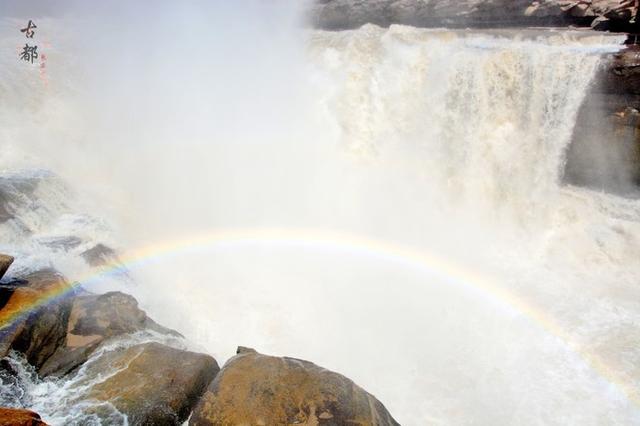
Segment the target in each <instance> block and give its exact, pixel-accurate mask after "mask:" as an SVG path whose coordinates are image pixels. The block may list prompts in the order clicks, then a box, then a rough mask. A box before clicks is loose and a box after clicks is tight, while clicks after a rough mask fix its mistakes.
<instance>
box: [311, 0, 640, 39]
mask: <svg viewBox="0 0 640 426" xmlns="http://www.w3.org/2000/svg"><path fill="white" fill-rule="evenodd" d="M636 13H637V6H636V5H635V3H634V0H368V1H362V0H316V2H315V3H314V5H313V6H312V8H311V11H310V20H311V22H312V24H313V25H314V26H315V27H318V28H323V29H333V30H336V29H348V28H357V27H359V26H362V25H364V24H367V23H370V24H377V25H381V26H388V25H391V24H405V25H414V26H419V27H505V26H510V27H513V26H543V25H546V26H557V25H580V26H589V25H593V26H594V27H595V28H597V29H603V30H615V31H627V32H628V31H633V30H634V29H635V28H636V24H635V22H634V18H635V15H636Z"/></svg>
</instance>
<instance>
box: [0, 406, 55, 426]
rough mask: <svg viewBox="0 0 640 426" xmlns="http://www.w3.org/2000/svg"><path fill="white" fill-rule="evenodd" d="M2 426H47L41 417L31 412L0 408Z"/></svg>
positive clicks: (0, 423) (0, 424) (0, 425)
mask: <svg viewBox="0 0 640 426" xmlns="http://www.w3.org/2000/svg"><path fill="white" fill-rule="evenodd" d="M0 426H47V424H46V423H45V422H43V421H42V419H41V418H40V415H39V414H37V413H34V412H33V411H29V410H22V409H18V408H4V407H0Z"/></svg>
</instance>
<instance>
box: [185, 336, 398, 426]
mask: <svg viewBox="0 0 640 426" xmlns="http://www.w3.org/2000/svg"><path fill="white" fill-rule="evenodd" d="M240 349H241V350H239V351H238V352H239V353H238V355H236V356H235V357H233V358H232V359H231V360H229V361H228V362H227V363H226V364H225V366H224V367H223V369H222V370H221V371H220V373H219V374H218V376H217V377H216V379H215V380H214V381H213V382H212V383H211V385H209V388H208V389H207V392H206V393H205V394H204V395H203V397H202V399H201V400H200V402H199V403H198V405H197V407H196V409H195V411H194V413H193V415H192V417H191V419H190V421H189V424H190V425H193V426H203V425H240V424H247V425H265V426H266V425H287V424H300V425H307V426H310V425H335V426H338V425H379V426H384V425H397V424H398V423H397V422H396V421H395V420H394V419H393V418H392V417H391V414H389V412H388V411H387V410H386V408H385V407H384V405H382V403H381V402H380V401H378V400H377V399H376V398H375V397H374V396H372V395H370V394H369V393H367V392H366V391H365V390H363V389H362V388H360V387H358V386H357V385H356V384H355V383H353V382H352V381H351V380H349V379H347V378H346V377H344V376H341V375H340V374H337V373H334V372H331V371H328V370H325V369H324V368H322V367H319V366H317V365H315V364H313V363H311V362H308V361H302V360H299V359H294V358H286V357H285V358H278V357H273V356H267V355H262V354H259V353H257V352H256V351H254V350H251V349H248V348H240Z"/></svg>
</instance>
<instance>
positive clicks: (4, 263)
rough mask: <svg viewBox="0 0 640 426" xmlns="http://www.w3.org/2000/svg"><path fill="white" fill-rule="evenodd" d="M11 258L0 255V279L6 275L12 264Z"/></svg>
mask: <svg viewBox="0 0 640 426" xmlns="http://www.w3.org/2000/svg"><path fill="white" fill-rule="evenodd" d="M13 260H14V259H13V257H12V256H8V255H6V254H0V279H2V277H4V274H6V273H7V269H9V266H11V264H12V263H13Z"/></svg>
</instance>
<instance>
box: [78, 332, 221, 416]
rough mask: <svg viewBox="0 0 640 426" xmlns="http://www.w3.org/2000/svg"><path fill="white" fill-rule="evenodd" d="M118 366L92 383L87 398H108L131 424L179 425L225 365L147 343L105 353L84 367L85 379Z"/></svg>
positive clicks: (87, 379)
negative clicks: (220, 366) (98, 380)
mask: <svg viewBox="0 0 640 426" xmlns="http://www.w3.org/2000/svg"><path fill="white" fill-rule="evenodd" d="M115 369H118V370H119V371H118V373H116V374H114V375H112V376H110V377H109V378H108V379H106V380H104V381H101V382H99V383H98V384H96V385H93V386H92V387H90V388H89V389H88V390H87V394H86V398H87V399H91V400H98V401H108V402H109V403H111V404H113V405H114V406H115V407H116V408H117V409H118V410H119V411H120V412H121V413H123V414H125V415H127V417H128V421H129V424H130V425H179V424H181V423H182V422H184V421H185V420H186V419H187V417H188V416H189V414H190V412H191V410H192V409H193V407H194V406H195V405H196V403H197V402H198V399H199V398H200V396H201V395H202V393H203V392H204V391H205V390H206V388H207V385H208V384H209V383H210V382H211V380H213V378H214V377H215V375H216V374H217V373H218V371H219V370H220V368H219V367H218V364H217V363H216V361H215V359H213V358H212V357H210V356H208V355H203V354H197V353H193V352H187V351H183V350H179V349H174V348H170V347H168V346H164V345H161V344H158V343H147V344H142V345H137V346H133V347H130V348H127V349H123V350H119V351H115V352H106V353H105V354H103V355H101V356H100V357H99V358H98V359H93V360H92V362H91V363H90V364H87V367H86V368H85V369H84V370H83V374H84V375H85V376H86V379H85V380H86V382H80V383H78V385H79V386H83V385H85V384H87V383H90V382H91V381H94V379H95V377H96V376H98V375H101V376H104V375H105V374H108V372H111V371H114V370H115Z"/></svg>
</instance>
